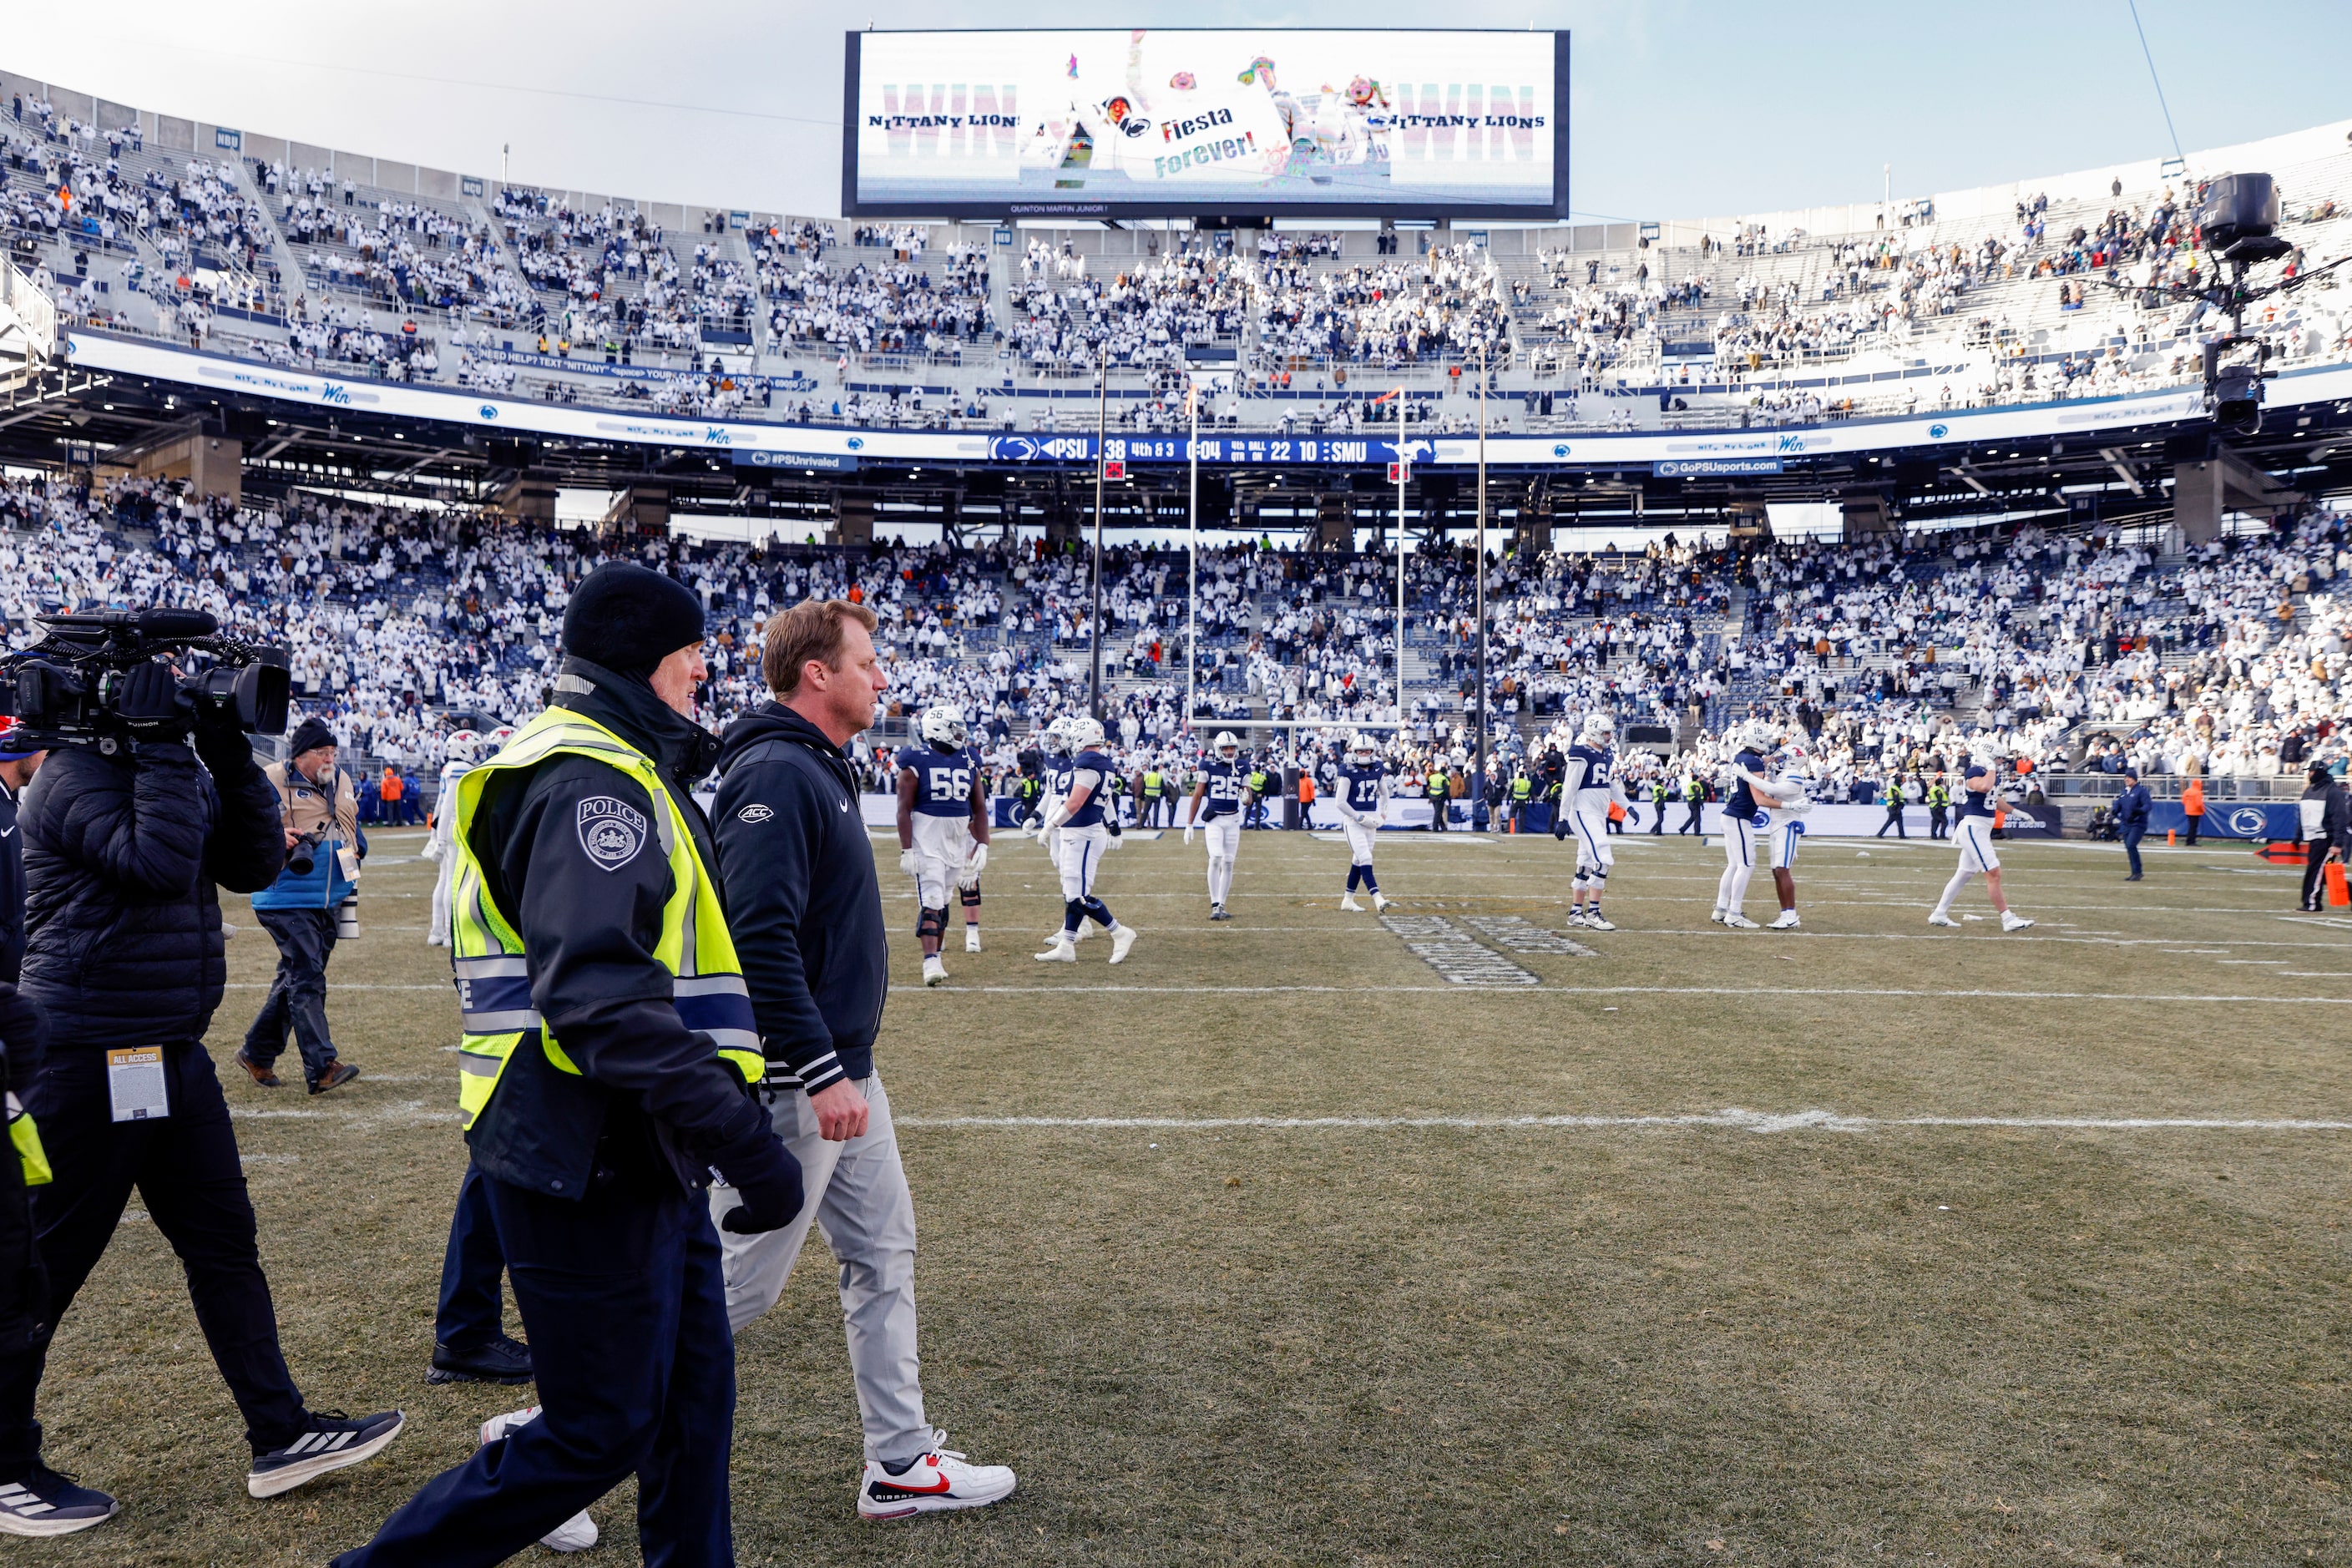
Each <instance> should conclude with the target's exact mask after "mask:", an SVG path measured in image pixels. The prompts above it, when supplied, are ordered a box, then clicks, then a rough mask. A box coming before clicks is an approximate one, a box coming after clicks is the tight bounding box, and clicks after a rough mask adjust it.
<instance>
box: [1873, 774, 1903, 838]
mask: <svg viewBox="0 0 2352 1568" xmlns="http://www.w3.org/2000/svg"><path fill="white" fill-rule="evenodd" d="M1905 801H1906V796H1905V795H1904V793H1903V775H1902V774H1901V773H1894V772H1891V771H1890V772H1889V773H1887V775H1886V787H1885V789H1882V790H1880V791H1879V792H1878V804H1879V805H1883V806H1885V808H1886V820H1885V821H1884V822H1882V823H1880V824H1879V825H1878V831H1877V832H1875V833H1874V834H1872V835H1871V837H1873V838H1884V837H1886V830H1887V829H1888V828H1890V827H1891V828H1893V829H1895V837H1897V838H1908V837H1911V836H1910V835H1909V834H1908V833H1906V832H1905V831H1903V806H1904V804H1905Z"/></svg>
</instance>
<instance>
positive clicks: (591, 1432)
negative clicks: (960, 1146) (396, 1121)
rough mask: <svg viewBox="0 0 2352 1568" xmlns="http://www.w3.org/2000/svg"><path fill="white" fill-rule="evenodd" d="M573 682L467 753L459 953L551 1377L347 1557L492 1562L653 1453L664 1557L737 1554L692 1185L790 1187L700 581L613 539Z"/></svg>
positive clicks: (721, 1329)
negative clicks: (503, 736) (731, 829)
mask: <svg viewBox="0 0 2352 1568" xmlns="http://www.w3.org/2000/svg"><path fill="white" fill-rule="evenodd" d="M563 647H564V653H565V658H564V659H563V663H562V669H561V671H560V672H559V674H558V675H557V677H556V680H555V687H554V706H552V707H550V708H549V709H547V710H545V711H544V712H542V713H541V714H540V716H539V717H538V718H536V719H534V720H532V721H530V723H529V724H526V725H524V726H523V728H522V729H521V730H520V731H517V732H516V733H515V736H514V739H513V740H511V741H509V742H507V744H506V747H505V748H504V749H503V750H502V751H500V752H499V753H498V755H497V756H495V757H493V758H491V759H490V760H489V761H488V762H487V763H483V764H482V765H481V766H480V767H478V768H476V769H475V770H474V771H473V772H472V773H467V775H466V776H465V778H464V779H462V780H460V781H459V783H458V785H457V801H456V802H455V803H454V805H453V807H452V809H454V810H455V811H456V813H457V817H456V821H455V823H454V825H453V826H454V837H453V842H452V847H453V848H454V850H455V851H456V853H457V856H458V861H457V920H456V926H455V930H454V931H453V932H452V935H453V936H454V937H455V939H456V940H455V946H454V948H453V950H452V953H451V962H452V964H453V965H454V967H455V968H456V970H457V993H458V1005H459V1006H460V1007H461V1008H462V1009H463V1011H464V1015H465V1030H466V1033H465V1037H464V1040H463V1043H462V1044H461V1045H460V1047H459V1056H458V1067H459V1068H460V1071H461V1077H460V1078H459V1079H458V1086H459V1089H458V1107H459V1110H460V1111H461V1113H462V1115H463V1117H464V1120H465V1123H466V1142H467V1146H468V1148H469V1150H470V1152H471V1153H472V1155H473V1160H474V1163H475V1164H476V1165H477V1166H478V1167H479V1168H480V1171H481V1174H482V1182H481V1185H482V1187H483V1188H484V1189H485V1191H486V1193H487V1195H488V1205H489V1210H490V1214H491V1216H492V1218H493V1220H494V1222H495V1226H496V1230H497V1235H498V1240H499V1246H500V1247H501V1248H502V1249H503V1250H504V1252H505V1254H506V1260H507V1271H508V1279H509V1283H510V1285H511V1286H512V1289H513V1290H514V1297H515V1304H516V1306H517V1308H518V1309H519V1310H520V1311H521V1313H522V1321H523V1326H524V1328H525V1329H526V1330H527V1331H529V1333H530V1355H531V1364H532V1369H533V1370H534V1372H536V1373H537V1374H538V1382H539V1395H540V1399H541V1405H542V1406H543V1410H542V1413H541V1415H540V1416H539V1418H538V1419H536V1420H533V1421H530V1422H529V1423H527V1424H522V1425H511V1424H509V1426H507V1428H506V1429H505V1431H504V1432H503V1433H502V1435H500V1436H498V1437H497V1438H496V1439H495V1440H493V1441H490V1442H488V1443H485V1444H483V1445H482V1447H480V1448H478V1449H477V1450H476V1451H475V1453H474V1456H473V1458H470V1459H468V1460H467V1461H466V1463H464V1464H462V1465H459V1466H458V1467H457V1468H455V1469H452V1470H446V1471H444V1472H443V1473H442V1474H441V1475H439V1476H438V1477H436V1478H435V1479H433V1480H431V1481H428V1482H426V1483H425V1488H424V1489H423V1490H422V1491H419V1492H418V1493H417V1494H416V1496H415V1497H414V1498H412V1499H410V1500H409V1501H408V1502H407V1503H406V1504H405V1505H404V1506H403V1507H402V1508H401V1509H400V1510H399V1511H398V1512H396V1513H394V1515H393V1516H392V1517H391V1518H390V1519H389V1520H387V1521H384V1525H383V1529H382V1530H381V1531H377V1533H376V1537H375V1539H374V1540H373V1542H369V1543H368V1544H367V1545H365V1546H363V1547H362V1548H360V1549H359V1550H358V1551H356V1552H347V1553H345V1554H344V1555H343V1556H342V1557H341V1558H338V1559H337V1560H336V1561H337V1563H339V1564H341V1565H342V1568H359V1565H362V1564H365V1565H368V1568H391V1565H393V1564H410V1563H414V1564H417V1565H418V1568H425V1565H428V1564H429V1565H431V1568H464V1565H466V1564H481V1565H484V1568H487V1565H488V1564H490V1563H503V1562H504V1561H506V1560H507V1559H508V1558H509V1557H510V1556H512V1555H513V1554H514V1553H516V1552H520V1551H521V1550H522V1549H523V1548H524V1547H526V1546H528V1545H530V1543H531V1542H533V1541H536V1540H538V1539H540V1538H541V1536H543V1535H546V1534H548V1533H549V1532H550V1531H553V1530H554V1529H555V1528H556V1527H557V1526H559V1525H562V1524H563V1523H564V1522H565V1521H567V1520H569V1519H571V1518H572V1515H574V1514H576V1513H578V1512H579V1511H580V1510H583V1509H584V1508H586V1507H587V1506H588V1505H589V1504H590V1503H592V1502H594V1501H595V1500H597V1499H598V1498H600V1497H602V1496H604V1494H605V1493H606V1492H607V1491H609V1490H611V1489H612V1488H613V1487H614V1486H615V1485H617V1484H618V1483H619V1482H620V1481H621V1480H623V1479H625V1478H626V1477H627V1476H628V1475H630V1474H631V1473H632V1472H634V1473H635V1475H636V1477H637V1530H638V1537H639V1540H640V1541H641V1542H642V1543H643V1547H644V1552H645V1557H646V1561H647V1562H648V1563H662V1564H665V1565H667V1568H726V1565H728V1564H731V1563H733V1561H734V1546H733V1537H732V1533H731V1529H730V1521H729V1512H728V1487H727V1472H728V1458H729V1449H730V1446H731V1444H732V1442H733V1437H734V1424H735V1347H734V1342H733V1340H732V1338H731V1337H730V1334H729V1332H728V1328H727V1292H726V1287H725V1284H724V1282H723V1280H722V1278H721V1274H720V1264H719V1237H718V1235H717V1233H716V1232H714V1231H713V1230H712V1228H711V1224H710V1215H709V1209H708V1208H707V1207H706V1206H705V1205H704V1202H703V1198H702V1194H701V1189H702V1187H703V1185H704V1184H705V1183H706V1182H707V1180H708V1179H709V1172H710V1170H711V1169H712V1168H714V1167H715V1168H716V1169H717V1170H718V1171H719V1173H721V1174H722V1175H724V1176H725V1177H726V1178H727V1180H728V1182H729V1183H730V1184H731V1185H732V1186H733V1187H734V1188H735V1190H736V1192H737V1193H738V1194H740V1196H741V1198H742V1204H741V1206H740V1207H739V1208H736V1209H735V1210H733V1211H732V1212H730V1214H729V1215H728V1216H727V1222H726V1223H727V1227H728V1228H729V1229H730V1230H732V1231H738V1232H751V1231H767V1230H775V1229H778V1228H780V1227H781V1226H784V1225H786V1224H788V1223H790V1221H791V1220H792V1218H793V1215H795V1214H797V1213H799V1212H800V1207H801V1181H800V1167H799V1166H798V1165H797V1164H796V1163H794V1162H793V1157H792V1156H791V1155H790V1154H788V1153H786V1152H784V1148H783V1145H782V1144H781V1143H779V1142H777V1141H776V1136H775V1134H774V1133H773V1132H772V1131H769V1128H768V1116H767V1112H766V1111H765V1110H763V1109H762V1108H761V1106H760V1105H759V1104H758V1103H757V1102H755V1101H754V1100H752V1099H751V1096H750V1095H749V1094H748V1093H747V1092H746V1088H747V1085H749V1084H751V1083H755V1082H757V1081H758V1080H759V1078H760V1074H761V1058H760V1044H759V1036H758V1034H757V1032H756V1031H755V1029H754V1027H753V1025H752V1018H751V1000H750V997H749V996H748V994H746V993H745V990H744V986H743V976H742V972H741V966H740V964H739V963H737V960H736V954H735V944H734V942H733V940H732V938H731V937H730V934H729V931H728V925H727V917H726V914H725V911H724V907H723V905H722V903H721V901H720V896H719V884H718V882H717V879H716V878H715V877H714V875H713V870H712V868H714V867H715V866H716V865H717V864H718V858H717V856H716V855H715V854H714V853H713V849H712V846H711V843H710V837H709V824H708V823H706V822H705V821H704V819H703V816H702V813H701V811H700V810H699V809H698V807H697V806H696V805H695V804H694V799H693V796H692V795H690V794H689V793H688V792H689V791H690V789H691V787H692V785H693V784H694V781H696V780H697V779H698V778H700V777H701V776H702V775H703V774H704V773H708V772H709V771H710V764H711V763H712V761H713V760H714V759H715V757H716V755H717V753H718V750H719V742H718V741H717V740H716V739H715V738H714V737H712V736H711V735H710V734H709V732H707V731H704V730H703V729H702V727H701V726H700V725H698V724H697V723H696V722H695V721H694V720H693V717H692V715H693V712H694V700H695V690H696V688H697V687H698V685H699V684H700V682H701V681H702V680H703V679H704V678H705V675H706V673H707V672H706V670H705V668H704V665H703V660H702V607H701V605H700V603H699V602H698V600H697V599H696V598H695V596H694V595H693V594H692V593H690V592H689V591H688V589H687V588H685V587H684V586H683V585H682V584H678V583H677V582H674V581H673V580H671V579H670V578H667V577H665V576H663V575H661V574H659V573H656V572H652V571H648V570H647V569H646V568H645V567H643V566H635V565H630V564H627V563H612V564H607V565H604V566H600V567H598V568H597V569H596V570H595V571H594V572H592V573H590V574H588V576H587V577H586V578H585V579H584V580H583V582H582V583H581V584H580V587H579V589H578V590H577V591H576V592H575V593H574V594H573V595H572V602H571V604H570V605H568V606H567V607H566V609H565V612H564V617H563Z"/></svg>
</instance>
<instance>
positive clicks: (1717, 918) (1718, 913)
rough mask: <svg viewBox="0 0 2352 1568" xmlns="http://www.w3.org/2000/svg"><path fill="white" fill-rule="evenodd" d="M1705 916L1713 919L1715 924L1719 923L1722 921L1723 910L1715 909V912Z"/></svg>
mask: <svg viewBox="0 0 2352 1568" xmlns="http://www.w3.org/2000/svg"><path fill="white" fill-rule="evenodd" d="M1706 918H1707V919H1709V920H1711V921H1714V922H1715V923H1716V924H1717V925H1721V924H1722V923H1723V911H1722V910H1716V911H1715V913H1713V914H1711V915H1709V916H1707V917H1706Z"/></svg>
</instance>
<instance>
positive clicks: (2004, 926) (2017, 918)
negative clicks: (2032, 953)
mask: <svg viewBox="0 0 2352 1568" xmlns="http://www.w3.org/2000/svg"><path fill="white" fill-rule="evenodd" d="M2032 923H2033V922H2032V921H2030V920H2027V919H2026V918H2025V917H2024V916H2023V915H2021V914H2019V913H2018V912H2017V911H2016V910H2001V911H2000V929H2001V930H2003V931H2023V930H2024V929H2025V928H2026V927H2028V926H2030V925H2032Z"/></svg>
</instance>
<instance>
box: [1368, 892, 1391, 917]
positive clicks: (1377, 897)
mask: <svg viewBox="0 0 2352 1568" xmlns="http://www.w3.org/2000/svg"><path fill="white" fill-rule="evenodd" d="M1395 902H1396V900H1394V899H1391V898H1390V897H1389V896H1388V895H1387V894H1386V893H1374V894H1373V895H1372V913H1374V914H1376V915H1384V914H1386V913H1388V912H1389V906H1390V905H1391V904H1392V903H1395Z"/></svg>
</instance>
